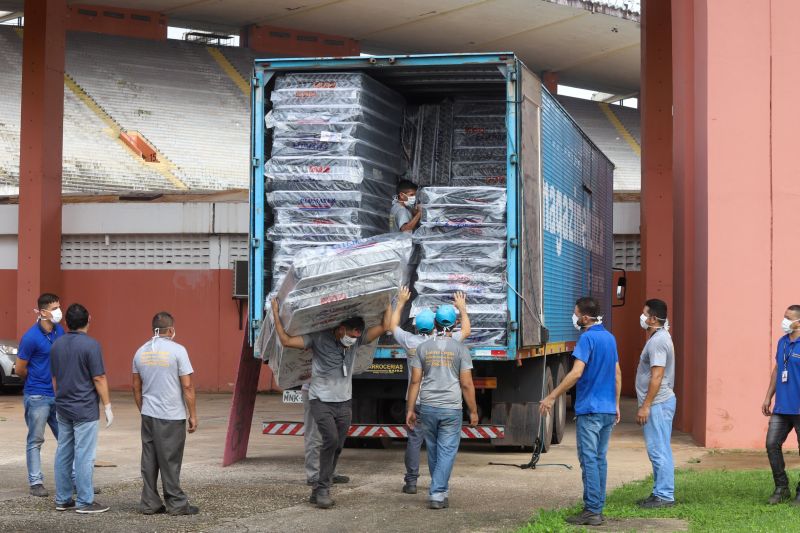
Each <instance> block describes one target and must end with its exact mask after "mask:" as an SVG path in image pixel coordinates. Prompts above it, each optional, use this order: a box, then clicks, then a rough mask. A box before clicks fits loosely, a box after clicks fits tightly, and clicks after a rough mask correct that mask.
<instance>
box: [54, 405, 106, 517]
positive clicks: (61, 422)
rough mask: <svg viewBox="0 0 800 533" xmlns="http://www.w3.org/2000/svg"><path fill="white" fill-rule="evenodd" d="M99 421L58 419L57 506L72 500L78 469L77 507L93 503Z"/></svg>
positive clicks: (76, 484) (76, 486)
mask: <svg viewBox="0 0 800 533" xmlns="http://www.w3.org/2000/svg"><path fill="white" fill-rule="evenodd" d="M97 426H98V421H97V420H94V421H92V422H72V421H70V420H65V419H64V418H62V417H60V416H59V417H58V434H59V435H60V437H61V438H59V439H58V449H57V450H56V461H55V471H56V503H67V502H69V501H70V500H72V489H73V483H72V468H73V465H74V468H75V485H74V488H75V492H77V494H78V501H77V502H76V503H77V506H78V507H86V506H87V505H91V504H92V502H94V480H93V476H94V459H95V451H96V450H97Z"/></svg>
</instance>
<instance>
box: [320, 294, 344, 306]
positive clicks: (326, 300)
mask: <svg viewBox="0 0 800 533" xmlns="http://www.w3.org/2000/svg"><path fill="white" fill-rule="evenodd" d="M346 299H347V295H346V294H345V293H340V294H331V295H330V296H324V297H322V298H320V299H319V303H321V304H323V305H324V304H329V303H333V302H340V301H342V300H346Z"/></svg>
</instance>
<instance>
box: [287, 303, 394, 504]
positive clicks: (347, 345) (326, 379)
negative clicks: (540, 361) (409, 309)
mask: <svg viewBox="0 0 800 533" xmlns="http://www.w3.org/2000/svg"><path fill="white" fill-rule="evenodd" d="M391 312H392V307H391V305H389V306H388V307H387V309H386V312H385V313H384V317H383V322H382V323H380V324H378V325H376V326H372V327H371V328H369V329H366V327H365V324H364V319H363V318H361V317H352V318H348V319H347V320H344V321H343V322H342V323H341V324H339V325H338V326H337V327H335V328H333V329H329V330H327V331H321V332H318V333H311V334H310V335H303V336H294V337H293V336H290V335H289V334H288V333H286V330H285V329H284V328H283V323H282V322H281V318H280V310H279V306H278V299H277V298H273V299H272V315H273V317H274V319H275V331H276V332H277V333H278V338H279V339H280V341H281V344H282V345H283V346H284V347H286V348H296V349H298V350H304V349H310V350H311V351H312V354H313V356H312V359H311V385H310V386H309V388H308V398H309V405H310V408H311V416H312V417H314V421H315V422H316V423H317V428H318V429H319V432H320V435H322V448H321V449H320V454H319V479H318V480H317V483H316V484H315V485H314V489H313V490H312V491H311V498H310V499H309V501H310V502H311V503H313V504H315V505H316V506H317V507H319V508H320V509H328V508H330V507H333V505H334V501H333V499H332V498H331V494H330V491H331V484H332V483H333V473H334V472H335V471H336V463H337V462H338V460H339V455H340V454H341V453H342V448H343V447H344V440H345V438H346V437H347V430H348V429H349V428H350V419H351V417H352V401H351V400H352V397H353V364H354V363H355V359H356V350H358V347H359V346H361V345H362V344H369V343H371V342H372V341H374V340H375V339H377V338H378V337H380V336H381V335H383V334H384V333H385V332H386V328H387V326H388V325H389V324H388V323H389V315H390V313H391Z"/></svg>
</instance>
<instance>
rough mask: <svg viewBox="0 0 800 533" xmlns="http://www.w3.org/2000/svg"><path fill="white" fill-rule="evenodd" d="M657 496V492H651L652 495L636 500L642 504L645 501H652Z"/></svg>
mask: <svg viewBox="0 0 800 533" xmlns="http://www.w3.org/2000/svg"><path fill="white" fill-rule="evenodd" d="M655 497H656V495H655V494H651V495H650V496H648V497H647V498H645V499H643V500H636V505H642V504H643V503H647V502H651V501H653V499H654V498H655Z"/></svg>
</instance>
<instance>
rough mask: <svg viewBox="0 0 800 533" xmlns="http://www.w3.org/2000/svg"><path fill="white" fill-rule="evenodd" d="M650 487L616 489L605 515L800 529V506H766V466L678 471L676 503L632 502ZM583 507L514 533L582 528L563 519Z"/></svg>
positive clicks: (721, 527) (543, 514)
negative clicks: (649, 506)
mask: <svg viewBox="0 0 800 533" xmlns="http://www.w3.org/2000/svg"><path fill="white" fill-rule="evenodd" d="M792 474H793V475H790V479H797V475H796V473H792ZM651 488H652V478H648V479H646V480H644V481H636V482H633V483H629V484H627V485H623V486H622V487H619V488H617V489H616V490H614V491H613V492H612V493H611V494H610V495H609V496H608V498H607V501H606V508H605V511H604V514H605V515H606V516H607V517H610V518H656V517H661V518H680V519H683V520H687V521H688V522H689V531H702V532H720V533H722V532H725V533H731V532H760V531H763V532H765V533H773V532H783V531H787V532H788V531H797V532H800V507H797V506H794V505H792V504H790V503H786V504H781V505H774V506H771V505H766V504H765V502H766V500H767V498H769V496H770V494H772V490H773V488H774V486H773V482H772V474H771V473H770V472H769V471H768V470H748V471H727V470H711V471H705V472H697V471H691V470H684V471H677V472H676V473H675V498H676V500H677V501H678V504H677V505H676V506H675V507H672V508H669V509H659V510H644V509H639V508H638V507H637V506H636V503H635V502H636V501H637V500H640V499H643V498H646V497H647V496H648V495H649V494H650V490H651ZM793 488H794V487H793ZM792 492H793V494H792V495H794V491H792ZM581 507H582V506H581V505H576V506H574V507H569V508H565V509H558V510H554V511H547V510H541V511H539V513H538V514H537V515H535V516H534V517H533V518H532V519H531V522H530V523H528V524H527V525H525V526H523V527H522V528H520V529H519V530H517V533H545V532H546V533H558V532H574V531H582V529H581V528H573V527H570V526H569V525H568V524H567V523H565V522H564V518H565V517H567V516H570V515H572V514H576V513H577V512H579V511H580V509H581ZM588 530H589V531H591V528H589V529H588Z"/></svg>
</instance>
